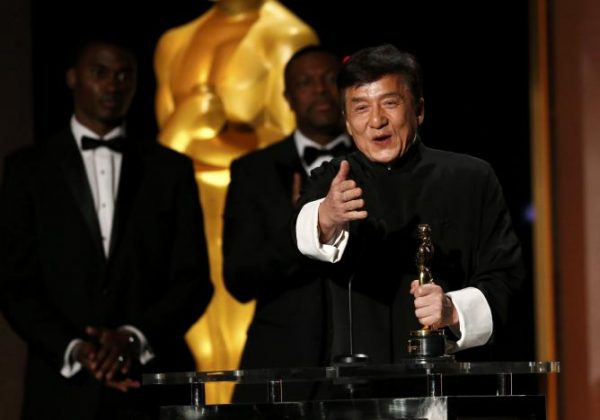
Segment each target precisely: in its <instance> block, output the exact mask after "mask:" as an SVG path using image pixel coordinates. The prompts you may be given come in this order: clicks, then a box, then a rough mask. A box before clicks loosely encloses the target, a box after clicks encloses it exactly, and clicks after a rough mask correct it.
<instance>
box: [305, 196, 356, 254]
mask: <svg viewBox="0 0 600 420" xmlns="http://www.w3.org/2000/svg"><path fill="white" fill-rule="evenodd" d="M323 200H324V198H321V199H320V200H315V201H311V202H310V203H307V204H305V205H304V206H303V207H302V210H300V214H299V215H298V219H297V220H296V242H297V246H298V250H300V252H301V253H302V254H304V255H306V256H307V257H309V258H313V259H315V260H319V261H325V262H331V263H336V262H338V261H339V260H340V259H341V258H342V255H344V250H345V249H346V245H347V244H348V237H349V232H348V229H342V231H341V232H339V233H338V235H337V236H336V237H335V238H334V239H333V240H332V242H331V243H330V244H322V243H321V242H320V241H319V228H318V226H319V206H320V205H321V202H322V201H323Z"/></svg>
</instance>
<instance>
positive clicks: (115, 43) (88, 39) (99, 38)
mask: <svg viewBox="0 0 600 420" xmlns="http://www.w3.org/2000/svg"><path fill="white" fill-rule="evenodd" d="M97 45H110V46H112V47H117V48H119V49H121V50H123V51H125V52H127V53H128V54H129V55H131V57H132V58H133V60H134V62H137V57H136V54H135V52H134V49H133V47H132V46H131V45H130V44H129V43H128V42H127V41H125V40H124V39H123V38H121V37H119V36H116V35H112V34H105V33H97V32H94V33H90V34H85V35H83V36H81V37H79V39H78V40H77V41H76V43H75V44H74V45H73V48H72V50H71V53H70V56H69V62H68V63H67V67H73V66H76V65H77V63H78V62H79V60H80V59H81V57H82V56H83V54H84V53H85V52H86V51H87V50H88V49H89V48H91V47H94V46H97Z"/></svg>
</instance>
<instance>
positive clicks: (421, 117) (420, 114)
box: [417, 97, 425, 125]
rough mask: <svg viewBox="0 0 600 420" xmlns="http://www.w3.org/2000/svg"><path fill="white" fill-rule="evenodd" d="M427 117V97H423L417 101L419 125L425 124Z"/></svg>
mask: <svg viewBox="0 0 600 420" xmlns="http://www.w3.org/2000/svg"><path fill="white" fill-rule="evenodd" d="M424 119H425V99H423V98H422V97H421V98H420V99H419V101H418V102H417V123H419V125H421V124H423V120H424Z"/></svg>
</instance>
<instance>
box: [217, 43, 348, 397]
mask: <svg viewBox="0 0 600 420" xmlns="http://www.w3.org/2000/svg"><path fill="white" fill-rule="evenodd" d="M340 66H341V62H340V60H339V59H338V58H337V57H336V56H335V55H334V54H333V53H331V52H330V51H328V50H327V49H325V48H323V47H321V46H309V47H305V48H304V49H301V50H299V51H298V52H297V53H296V54H294V56H292V58H291V59H290V60H289V62H288V63H287V65H286V68H285V92H284V94H285V98H286V99H287V101H288V103H289V105H290V107H291V109H292V110H293V112H294V113H295V116H296V122H297V129H296V130H295V131H294V132H293V133H292V134H291V135H290V136H288V137H287V138H284V139H283V140H282V141H280V142H278V143H275V144H273V145H271V146H269V147H267V148H265V149H262V150H259V151H255V152H252V153H249V154H248V155H246V156H244V157H242V158H240V159H238V160H236V161H234V162H233V163H232V165H231V183H230V185H229V190H228V193H227V199H226V204H225V213H224V235H223V254H224V267H223V271H224V279H225V285H226V286H227V289H228V290H229V292H230V293H231V294H232V295H233V296H234V297H235V298H236V299H238V300H240V301H241V302H247V301H250V300H252V299H256V312H255V315H254V318H253V321H252V323H251V325H250V327H249V329H248V333H247V341H246V345H245V348H244V352H243V355H242V360H241V366H240V367H241V368H243V369H248V368H276V367H296V366H317V365H320V364H323V363H324V362H325V361H326V360H327V358H328V355H327V354H325V350H326V349H325V346H324V345H323V340H322V337H323V335H324V333H325V329H326V322H325V313H324V308H323V305H325V300H324V299H325V297H324V296H323V294H322V287H323V284H322V279H323V276H324V275H325V274H326V272H327V269H328V268H329V267H328V265H327V264H324V263H320V262H315V261H311V260H309V259H308V258H306V257H303V256H302V255H301V254H300V253H299V252H298V250H297V249H296V248H295V246H294V244H293V242H292V234H291V228H290V226H291V217H292V214H293V212H294V208H295V207H294V206H295V203H296V200H297V199H298V196H299V194H300V188H301V185H302V184H303V183H304V182H305V181H306V179H307V177H308V175H309V173H310V171H311V170H312V169H314V168H316V167H318V166H319V165H321V164H322V163H323V162H325V161H327V160H329V159H331V158H332V157H334V156H335V155H338V154H341V153H344V152H345V151H347V150H349V147H350V145H351V141H350V139H349V138H348V136H347V134H346V133H345V132H344V130H343V124H342V119H341V112H340V105H339V100H338V93H337V88H336V86H335V79H336V77H337V74H338V71H339V69H340ZM309 393H310V391H309V389H308V388H304V387H298V388H296V389H290V388H289V387H288V386H286V398H299V399H305V398H308V397H309ZM266 395H267V393H266V388H264V387H250V386H249V387H247V388H244V386H238V387H237V388H236V391H235V394H234V401H238V402H240V401H252V400H254V401H266Z"/></svg>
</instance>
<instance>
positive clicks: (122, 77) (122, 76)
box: [117, 71, 131, 82]
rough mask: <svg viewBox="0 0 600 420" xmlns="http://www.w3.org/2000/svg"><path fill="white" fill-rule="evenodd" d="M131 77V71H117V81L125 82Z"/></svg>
mask: <svg viewBox="0 0 600 420" xmlns="http://www.w3.org/2000/svg"><path fill="white" fill-rule="evenodd" d="M130 79H131V73H130V72H128V71H121V72H119V73H117V80H118V81H119V82H127V81H129V80H130Z"/></svg>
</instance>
